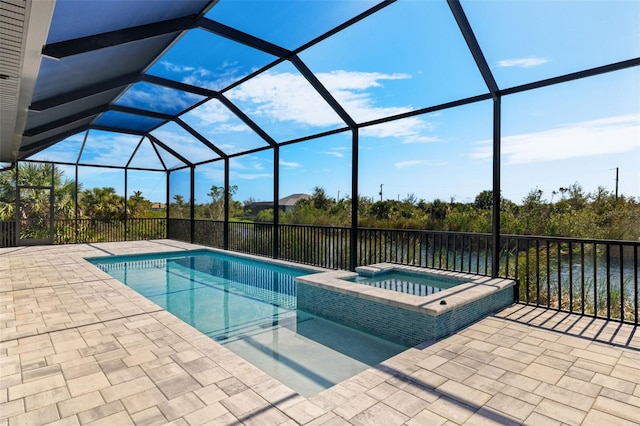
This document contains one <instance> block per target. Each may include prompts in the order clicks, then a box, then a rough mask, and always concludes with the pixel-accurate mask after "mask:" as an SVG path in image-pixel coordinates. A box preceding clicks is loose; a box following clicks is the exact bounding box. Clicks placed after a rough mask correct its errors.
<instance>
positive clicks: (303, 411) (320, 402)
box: [0, 240, 640, 426]
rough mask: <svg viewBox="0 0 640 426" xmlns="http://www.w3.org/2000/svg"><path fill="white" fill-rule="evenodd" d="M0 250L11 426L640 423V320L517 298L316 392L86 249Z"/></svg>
mask: <svg viewBox="0 0 640 426" xmlns="http://www.w3.org/2000/svg"><path fill="white" fill-rule="evenodd" d="M189 248H201V247H200V246H194V245H190V244H186V243H181V242H176V241H170V240H158V241H141V242H125V243H99V244H81V245H68V246H41V247H29V248H26V247H21V248H9V249H0V333H1V334H0V369H1V370H0V424H8V425H21V424H28V425H43V424H55V425H79V424H82V425H84V424H90V425H109V426H111V425H127V424H140V425H150V424H175V425H200V424H248V425H280V424H287V425H295V424H306V425H327V426H328V425H342V424H345V425H346V424H355V425H384V426H390V425H402V424H406V425H446V424H448V425H453V424H468V425H475V424H478V425H480V424H532V425H534V424H541V425H561V424H569V425H579V424H591V425H631V424H638V422H640V336H638V333H637V328H636V327H633V326H630V325H622V324H619V323H611V322H606V321H603V320H595V319H593V318H587V317H580V316H577V315H569V314H566V313H560V312H555V311H547V310H543V309H539V308H532V307H528V306H524V305H513V306H512V307H510V308H508V309H505V310H504V311H502V312H499V313H497V314H495V315H492V316H489V317H487V318H485V319H483V320H481V321H479V322H477V323H476V324H474V325H472V326H470V327H467V328H465V329H463V330H461V331H459V332H458V333H457V334H455V335H453V336H450V337H448V338H445V339H442V340H440V341H437V342H425V343H424V344H422V345H419V346H418V347H415V348H411V349H409V350H407V351H405V352H403V353H401V354H399V355H397V356H395V357H393V358H391V359H389V360H387V361H385V362H384V363H382V364H380V365H378V366H375V367H372V368H370V369H369V370H367V371H365V372H363V373H361V374H358V375H357V376H354V377H352V378H351V379H349V380H346V381H344V382H342V383H339V384H338V385H336V386H334V387H332V388H330V389H328V390H326V391H324V392H321V393H320V394H318V395H316V396H314V397H312V398H309V399H307V398H303V397H301V396H299V395H297V394H296V393H295V392H293V391H291V390H290V389H289V388H287V387H286V386H284V385H282V384H280V383H279V382H277V381H276V380H274V379H272V378H271V377H269V376H268V375H266V374H265V373H263V372H262V371H260V370H258V369H257V368H255V367H253V366H252V365H251V364H249V363H247V362H245V361H244V360H242V359H241V358H239V357H238V356H236V355H235V354H233V353H231V352H229V351H228V350H227V349H225V348H224V347H222V346H221V345H219V344H217V343H216V342H214V341H213V340H211V339H209V338H208V337H206V336H205V335H203V334H201V333H200V332H198V331H197V330H195V329H193V328H192V327H190V326H189V325H187V324H185V323H183V322H182V321H180V320H178V319H177V318H175V317H174V316H173V315H171V314H169V313H168V312H166V311H164V310H163V309H161V308H160V307H158V306H157V305H155V304H153V303H152V302H150V301H148V300H147V299H145V298H143V297H142V296H140V295H138V294H137V293H135V292H134V291H132V290H130V289H129V288H127V287H126V286H125V285H123V284H121V283H119V282H118V281H116V280H114V279H113V278H111V277H109V276H108V275H107V274H106V273H104V272H102V271H100V270H99V269H98V268H96V267H94V266H92V265H91V264H89V263H88V262H86V261H84V260H83V257H89V256H102V255H108V254H129V253H146V252H157V251H171V250H182V249H189Z"/></svg>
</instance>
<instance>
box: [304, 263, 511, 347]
mask: <svg viewBox="0 0 640 426" xmlns="http://www.w3.org/2000/svg"><path fill="white" fill-rule="evenodd" d="M356 271H357V273H353V272H348V271H330V272H321V273H318V274H312V275H304V276H300V277H296V281H297V283H298V309H302V310H304V311H307V312H310V313H312V314H315V315H320V316H324V317H326V318H329V319H332V320H339V321H340V322H342V323H345V324H347V325H349V326H351V327H354V328H359V329H361V330H363V331H366V332H368V333H372V334H375V335H378V336H380V337H383V338H385V339H388V340H391V341H395V342H397V343H401V344H405V345H411V346H415V345H417V344H419V343H422V342H424V341H427V340H434V339H439V338H442V337H445V336H448V335H450V334H452V333H453V332H455V331H456V330H458V329H460V328H462V327H464V326H466V325H469V324H471V323H472V322H475V321H477V320H479V319H480V318H483V317H484V316H486V315H488V314H490V313H492V312H495V311H497V310H500V309H502V308H504V307H506V306H509V305H511V304H512V303H513V301H514V296H513V292H514V285H515V281H514V280H511V279H503V278H490V277H485V276H481V275H473V274H466V273H459V272H448V271H441V270H436V269H429V268H422V267H415V266H404V265H395V264H391V263H378V264H375V265H369V266H362V267H358V268H356ZM412 277H414V278H415V279H413V281H412V280H411V278H412ZM358 281H365V282H363V283H361V282H358ZM425 282H430V283H433V282H436V283H439V284H438V285H435V286H434V285H430V284H424V283H425ZM425 288H426V289H427V290H426V291H425V290H424V289H425Z"/></svg>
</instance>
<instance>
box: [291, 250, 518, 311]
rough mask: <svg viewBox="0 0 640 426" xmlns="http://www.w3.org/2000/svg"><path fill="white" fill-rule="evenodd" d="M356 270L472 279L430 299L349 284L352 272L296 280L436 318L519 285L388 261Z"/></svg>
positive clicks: (330, 273) (431, 296)
mask: <svg viewBox="0 0 640 426" xmlns="http://www.w3.org/2000/svg"><path fill="white" fill-rule="evenodd" d="M356 269H357V270H361V271H365V272H366V273H368V274H377V273H383V272H392V271H395V272H409V273H413V274H422V275H436V276H440V277H446V278H458V279H459V278H462V279H468V280H469V281H468V282H465V283H463V284H458V285H456V286H454V287H452V288H448V289H445V290H442V291H440V292H438V293H435V294H430V295H428V296H415V295H412V294H407V293H401V292H397V291H393V290H387V289H383V288H377V287H372V286H368V285H365V284H359V283H355V282H351V281H347V280H348V279H351V278H355V277H357V276H358V273H356V272H349V271H325V272H319V273H315V274H310V275H303V276H299V277H296V281H297V282H300V283H303V284H307V285H311V286H315V287H319V288H323V289H326V290H331V291H335V292H337V293H342V294H347V295H349V296H352V297H358V298H362V299H366V300H370V301H373V302H377V303H383V304H386V305H391V306H395V307H398V308H402V309H408V310H412V311H415V312H419V313H423V314H427V315H432V316H438V315H442V314H444V313H445V312H449V311H452V310H455V309H457V308H460V307H461V306H464V305H467V304H469V303H471V302H474V301H476V300H479V299H482V298H484V297H488V296H490V295H492V294H494V293H497V292H499V291H501V290H504V289H506V288H509V287H514V286H515V280H512V279H508V278H491V277H486V276H482V275H475V274H469V273H464V272H450V271H442V270H438V269H431V268H425V267H422V266H409V265H400V264H394V263H386V262H384V263H376V264H373V265H368V266H364V267H358V268H356ZM442 302H444V303H442Z"/></svg>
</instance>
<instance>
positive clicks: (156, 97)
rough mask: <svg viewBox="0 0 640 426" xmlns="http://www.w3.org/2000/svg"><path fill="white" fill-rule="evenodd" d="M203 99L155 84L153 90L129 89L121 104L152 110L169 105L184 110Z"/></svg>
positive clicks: (163, 108)
mask: <svg viewBox="0 0 640 426" xmlns="http://www.w3.org/2000/svg"><path fill="white" fill-rule="evenodd" d="M200 99H202V97H201V96H198V95H194V94H192V93H184V92H180V91H177V90H172V89H169V88H167V87H161V86H153V88H152V89H151V90H140V89H135V88H131V89H129V90H127V92H126V93H125V95H124V96H123V98H122V99H121V100H120V101H119V102H118V103H119V104H123V105H127V106H132V107H139V108H143V109H148V110H151V111H154V110H160V111H164V110H166V109H167V105H169V108H168V109H169V111H170V112H171V111H174V110H180V111H183V110H185V109H187V108H188V107H190V106H191V105H193V104H195V103H196V102H198V101H199V100H200Z"/></svg>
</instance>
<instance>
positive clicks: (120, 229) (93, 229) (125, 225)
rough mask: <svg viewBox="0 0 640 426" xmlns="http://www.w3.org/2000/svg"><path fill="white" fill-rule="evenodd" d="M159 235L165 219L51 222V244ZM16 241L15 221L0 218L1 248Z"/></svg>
mask: <svg viewBox="0 0 640 426" xmlns="http://www.w3.org/2000/svg"><path fill="white" fill-rule="evenodd" d="M47 235H48V232H47ZM159 238H167V224H166V220H165V219H152V218H145V219H127V220H126V221H125V220H109V221H101V220H94V219H78V220H74V219H55V220H54V221H53V243H54V244H75V243H98V242H113V241H135V240H155V239H159ZM19 243H20V241H19V240H18V236H17V235H16V225H15V221H0V247H15V246H17V245H19Z"/></svg>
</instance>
